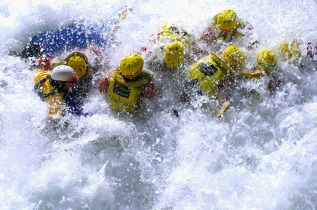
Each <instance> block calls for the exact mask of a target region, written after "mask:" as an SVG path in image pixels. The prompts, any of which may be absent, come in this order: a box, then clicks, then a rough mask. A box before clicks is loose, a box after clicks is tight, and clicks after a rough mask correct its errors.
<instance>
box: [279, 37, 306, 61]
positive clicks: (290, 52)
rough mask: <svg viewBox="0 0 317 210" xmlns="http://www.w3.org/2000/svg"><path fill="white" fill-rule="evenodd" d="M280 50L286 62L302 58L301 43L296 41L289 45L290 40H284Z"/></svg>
mask: <svg viewBox="0 0 317 210" xmlns="http://www.w3.org/2000/svg"><path fill="white" fill-rule="evenodd" d="M278 49H279V50H280V51H281V54H282V56H283V57H284V59H285V60H288V59H292V58H295V59H296V58H299V57H300V56H301V53H300V46H299V42H298V40H296V39H294V40H292V42H291V43H289V41H288V40H284V41H283V42H282V43H280V44H279V45H278Z"/></svg>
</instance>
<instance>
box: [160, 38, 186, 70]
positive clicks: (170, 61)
mask: <svg viewBox="0 0 317 210" xmlns="http://www.w3.org/2000/svg"><path fill="white" fill-rule="evenodd" d="M184 55H185V50H184V47H183V45H182V44H181V43H179V42H172V43H170V44H169V45H167V46H166V47H165V49H164V61H165V63H166V65H167V66H170V67H176V66H178V65H179V64H180V63H181V62H183V60H184Z"/></svg>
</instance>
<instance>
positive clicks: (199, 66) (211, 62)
mask: <svg viewBox="0 0 317 210" xmlns="http://www.w3.org/2000/svg"><path fill="white" fill-rule="evenodd" d="M230 71H231V68H230V67H229V66H228V65H227V64H226V62H225V61H223V60H222V59H221V58H219V57H218V56H217V55H216V54H214V53H213V52H211V55H210V56H209V57H206V58H203V59H201V60H199V61H197V62H196V63H195V64H194V65H192V66H191V69H190V71H189V78H191V79H197V80H198V83H199V85H200V88H201V90H202V92H203V94H205V95H207V96H209V97H210V96H212V95H216V93H217V91H218V83H219V82H220V81H221V80H223V79H225V78H226V77H227V76H228V75H229V72H230Z"/></svg>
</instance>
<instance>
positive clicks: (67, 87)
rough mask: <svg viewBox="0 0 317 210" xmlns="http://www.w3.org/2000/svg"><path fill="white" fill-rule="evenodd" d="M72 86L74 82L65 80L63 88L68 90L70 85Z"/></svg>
mask: <svg viewBox="0 0 317 210" xmlns="http://www.w3.org/2000/svg"><path fill="white" fill-rule="evenodd" d="M73 86H74V83H73V82H65V85H64V87H65V89H66V90H69V89H70V88H71V87H73Z"/></svg>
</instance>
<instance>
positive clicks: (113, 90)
mask: <svg viewBox="0 0 317 210" xmlns="http://www.w3.org/2000/svg"><path fill="white" fill-rule="evenodd" d="M151 77H152V76H151V74H150V73H149V72H147V71H143V72H142V73H141V75H140V77H139V79H138V80H131V81H127V80H125V79H124V78H123V76H122V75H121V74H120V71H119V70H113V71H112V72H111V76H110V78H109V80H108V89H107V92H108V93H109V104H110V106H111V107H113V108H114V109H115V110H117V111H126V112H133V111H135V110H136V109H137V108H138V107H139V105H140V95H141V93H142V91H143V90H144V88H145V86H146V85H147V83H148V82H149V81H150V80H151Z"/></svg>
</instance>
